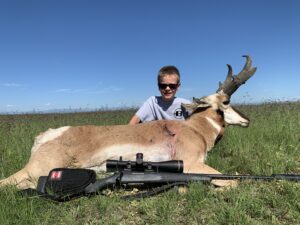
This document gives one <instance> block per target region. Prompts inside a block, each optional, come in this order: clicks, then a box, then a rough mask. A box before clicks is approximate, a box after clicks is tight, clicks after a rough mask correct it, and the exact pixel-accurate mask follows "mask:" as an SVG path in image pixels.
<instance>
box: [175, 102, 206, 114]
mask: <svg viewBox="0 0 300 225" xmlns="http://www.w3.org/2000/svg"><path fill="white" fill-rule="evenodd" d="M181 105H182V107H183V108H185V110H187V111H189V112H192V113H193V112H194V111H195V110H196V109H199V108H207V107H210V104H209V103H208V102H207V101H205V98H201V99H199V98H193V102H192V103H191V104H184V103H182V104H181Z"/></svg>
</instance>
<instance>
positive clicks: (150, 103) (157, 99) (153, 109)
mask: <svg viewBox="0 0 300 225" xmlns="http://www.w3.org/2000/svg"><path fill="white" fill-rule="evenodd" d="M181 103H187V104H189V103H191V101H189V100H187V99H184V98H177V97H175V98H174V100H173V101H171V102H166V101H163V99H162V97H161V96H151V97H150V98H148V99H147V100H146V101H145V102H144V104H143V105H142V106H141V108H140V109H139V110H138V111H137V112H136V115H137V116H138V117H139V118H140V119H141V122H147V121H152V120H184V119H185V118H186V117H187V116H188V112H187V111H186V110H184V108H183V107H182V106H181Z"/></svg>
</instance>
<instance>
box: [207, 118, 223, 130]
mask: <svg viewBox="0 0 300 225" xmlns="http://www.w3.org/2000/svg"><path fill="white" fill-rule="evenodd" d="M205 118H206V119H207V121H208V122H209V123H210V124H211V125H212V126H213V127H214V128H216V129H217V131H218V134H219V133H220V131H221V126H220V125H219V124H218V123H217V122H216V121H214V120H213V119H212V118H209V117H205Z"/></svg>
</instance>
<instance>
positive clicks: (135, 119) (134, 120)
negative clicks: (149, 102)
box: [128, 115, 141, 125]
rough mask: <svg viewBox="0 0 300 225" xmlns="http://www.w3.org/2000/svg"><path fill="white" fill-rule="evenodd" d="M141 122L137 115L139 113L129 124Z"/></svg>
mask: <svg viewBox="0 0 300 225" xmlns="http://www.w3.org/2000/svg"><path fill="white" fill-rule="evenodd" d="M140 122H141V119H140V118H139V117H138V116H137V115H134V116H133V117H132V118H131V120H130V121H129V123H128V124H129V125H135V124H138V123H140Z"/></svg>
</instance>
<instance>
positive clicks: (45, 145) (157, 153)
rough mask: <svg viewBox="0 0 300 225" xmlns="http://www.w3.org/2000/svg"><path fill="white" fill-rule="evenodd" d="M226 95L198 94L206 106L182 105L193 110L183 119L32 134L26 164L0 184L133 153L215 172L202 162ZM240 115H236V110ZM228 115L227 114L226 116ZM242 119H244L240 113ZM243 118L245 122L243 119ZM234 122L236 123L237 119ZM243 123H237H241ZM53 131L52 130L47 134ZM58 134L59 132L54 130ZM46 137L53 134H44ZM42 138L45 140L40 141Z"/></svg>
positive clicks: (23, 183)
mask: <svg viewBox="0 0 300 225" xmlns="http://www.w3.org/2000/svg"><path fill="white" fill-rule="evenodd" d="M227 99H228V97H227V96H226V95H224V94H220V93H219V94H214V95H211V96H208V97H205V98H203V99H202V101H206V102H207V104H209V105H210V107H207V108H203V109H201V107H202V106H201V105H200V104H198V103H193V104H191V105H186V107H191V108H192V109H193V110H194V113H193V115H192V116H191V117H190V118H189V119H187V120H186V121H165V120H161V121H153V122H148V123H143V124H138V125H118V126H90V125H89V126H77V127H65V128H64V129H62V128H58V129H60V130H57V129H54V130H52V131H51V130H50V131H47V132H45V133H43V134H41V135H39V136H38V137H37V138H36V141H35V145H34V146H33V147H32V149H33V151H32V155H31V157H30V159H29V162H28V163H27V165H26V166H25V167H24V168H23V169H22V170H20V171H19V172H17V173H15V174H13V175H12V176H10V177H8V178H7V179H4V180H1V181H0V185H1V186H3V185H7V184H13V185H17V187H18V188H21V189H24V188H29V187H31V188H35V185H36V181H37V179H38V178H39V177H40V176H45V175H48V173H49V171H50V170H51V169H53V168H56V167H74V168H96V167H99V166H100V167H102V168H103V166H104V164H105V160H107V159H118V158H119V157H120V156H122V157H123V159H124V160H134V159H135V155H136V153H137V152H141V153H143V154H144V159H145V160H152V161H162V160H172V159H177V160H183V161H184V172H187V173H219V172H218V171H216V170H215V169H213V168H211V167H209V166H207V165H205V164H204V160H205V157H206V154H207V152H208V151H209V150H211V148H212V147H213V146H214V144H215V141H216V138H217V137H218V136H221V135H223V132H224V125H225V121H224V118H223V117H222V115H221V114H220V113H217V111H216V110H221V111H222V110H223V111H224V110H227V109H226V107H227V108H228V109H229V110H231V107H230V106H228V105H226V106H225V105H223V103H222V102H223V101H225V100H227ZM199 109H201V110H200V111H201V112H196V111H197V110H199ZM237 115H238V114H237ZM225 120H226V118H225ZM239 120H243V118H239ZM243 123H247V120H245V119H244V121H243ZM237 124H238V123H237ZM240 125H241V124H240ZM51 132H54V133H55V135H54V136H53V135H51ZM58 134H59V135H58ZM46 135H48V137H51V138H49V139H47V137H46ZM41 140H44V141H41ZM214 183H215V184H216V185H219V186H226V185H232V182H230V181H215V182H214Z"/></svg>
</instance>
